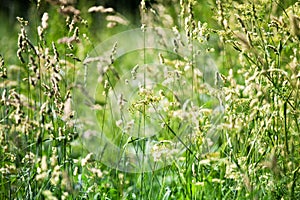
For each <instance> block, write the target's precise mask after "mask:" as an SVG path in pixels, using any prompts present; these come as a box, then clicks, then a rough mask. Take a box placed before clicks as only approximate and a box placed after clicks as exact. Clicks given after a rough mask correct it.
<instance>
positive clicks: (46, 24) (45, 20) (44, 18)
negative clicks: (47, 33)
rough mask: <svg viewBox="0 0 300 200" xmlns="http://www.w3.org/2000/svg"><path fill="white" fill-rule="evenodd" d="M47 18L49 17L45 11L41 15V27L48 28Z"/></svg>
mask: <svg viewBox="0 0 300 200" xmlns="http://www.w3.org/2000/svg"><path fill="white" fill-rule="evenodd" d="M48 19H49V16H48V13H46V12H45V13H44V14H43V17H42V28H43V29H46V28H48Z"/></svg>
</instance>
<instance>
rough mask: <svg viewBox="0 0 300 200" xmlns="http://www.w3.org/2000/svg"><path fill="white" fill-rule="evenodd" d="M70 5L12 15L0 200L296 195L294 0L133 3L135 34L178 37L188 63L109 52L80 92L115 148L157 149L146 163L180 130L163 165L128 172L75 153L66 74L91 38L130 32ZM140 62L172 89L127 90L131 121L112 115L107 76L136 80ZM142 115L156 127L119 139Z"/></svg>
mask: <svg viewBox="0 0 300 200" xmlns="http://www.w3.org/2000/svg"><path fill="white" fill-rule="evenodd" d="M72 2H73V1H70V4H68V5H65V4H64V2H63V1H55V0H51V1H47V2H42V3H41V4H40V5H32V13H34V14H33V15H32V16H31V17H30V19H29V20H28V21H27V20H26V19H22V18H18V26H19V33H18V40H17V41H16V42H15V43H17V45H18V46H17V48H16V49H15V50H14V49H13V50H14V51H15V52H12V51H11V50H9V51H7V49H6V48H5V47H4V49H1V52H0V53H1V57H0V158H1V162H0V196H1V197H2V198H3V199H299V198H300V178H299V176H300V167H299V166H300V151H299V149H300V135H299V133H300V125H299V123H300V109H299V108H300V92H299V91H300V73H299V71H300V70H299V69H300V64H299V59H300V48H299V46H300V45H299V40H300V18H299V16H300V4H299V2H296V1H295V2H294V1H286V2H284V3H281V2H279V1H266V0H255V1H252V2H250V1H249V2H248V1H247V2H242V1H233V0H224V1H222V0H217V1H216V2H213V1H193V0H182V1H180V2H177V1H175V0H168V1H162V0H158V1H157V2H156V3H146V2H147V1H146V2H145V1H143V0H142V1H141V8H140V12H141V24H142V27H144V26H147V27H157V26H161V27H164V28H171V29H172V28H173V30H175V32H176V30H179V32H183V33H184V35H185V36H186V37H187V41H185V42H187V44H188V45H189V46H192V48H191V49H190V51H191V52H190V53H191V55H192V56H191V58H183V57H178V56H176V55H174V52H173V53H170V52H168V53H167V52H164V51H155V50H154V51H149V52H148V54H147V57H146V56H145V57H144V59H136V58H139V57H141V55H144V54H145V52H146V50H145V49H142V50H141V52H131V53H129V54H127V55H125V56H123V57H120V58H118V59H117V60H114V58H113V57H114V54H115V51H116V50H118V47H117V46H115V47H113V46H112V47H109V48H111V49H113V50H112V53H111V55H110V60H109V61H108V62H106V61H103V63H100V64H102V65H105V70H104V69H103V71H102V72H101V76H99V80H98V81H99V84H98V85H97V90H96V91H97V94H98V95H96V96H95V97H92V98H95V100H96V102H95V103H94V102H93V103H94V104H93V105H89V106H91V107H93V108H94V109H95V110H96V111H95V113H96V114H95V116H96V117H97V119H98V122H99V124H100V125H102V126H103V127H104V128H103V129H102V130H104V132H105V134H106V137H107V138H108V139H109V140H111V141H112V144H115V145H117V146H118V145H119V146H118V147H119V148H120V149H125V148H127V147H128V146H130V145H133V147H134V149H139V150H140V151H145V147H146V145H147V144H148V143H147V142H149V140H150V139H151V140H153V141H155V142H157V144H159V145H156V146H155V149H154V150H158V152H160V154H157V157H155V159H154V161H155V162H156V163H161V162H163V160H162V159H161V157H162V154H163V153H161V152H164V151H170V150H172V148H174V146H172V144H173V140H174V139H176V138H178V135H182V133H184V131H183V130H188V132H189V134H188V135H187V136H186V137H182V138H184V139H182V141H180V142H181V143H184V144H185V142H189V144H188V145H185V146H184V147H185V150H184V151H182V152H181V153H180V154H176V155H177V156H178V157H175V158H173V157H171V160H169V165H168V166H165V167H164V168H161V169H159V170H156V171H151V172H140V173H127V172H123V171H120V170H118V169H113V168H110V167H109V166H106V165H104V164H102V163H101V161H100V160H99V158H98V157H97V156H98V155H95V154H93V153H90V152H89V151H88V149H86V148H85V146H84V144H83V143H82V138H83V137H86V134H88V133H89V134H92V132H88V131H87V132H82V129H80V126H81V125H87V126H88V125H89V121H88V120H86V121H84V120H83V121H78V119H79V117H78V115H79V114H80V113H78V111H80V109H83V108H82V107H81V106H80V105H79V106H78V107H77V108H76V109H75V108H74V105H73V104H72V102H74V101H75V100H76V99H74V96H75V94H76V92H78V89H79V90H80V91H84V90H81V89H82V88H81V86H80V85H77V82H76V81H75V80H76V78H77V79H78V77H77V76H79V75H78V74H79V72H80V71H84V69H85V68H84V67H85V65H84V60H85V59H86V58H89V52H91V51H92V49H93V48H94V47H95V46H94V45H95V42H97V40H98V39H99V38H100V39H101V40H104V39H106V38H107V37H109V36H110V35H111V34H113V33H117V32H120V31H123V30H126V29H128V28H132V27H134V26H135V25H134V24H130V22H129V21H128V20H126V19H125V17H124V16H122V15H121V14H120V13H118V12H116V11H113V10H112V9H111V8H103V7H98V8H96V7H94V8H93V9H92V10H91V8H90V7H91V6H93V5H89V3H82V2H81V1H79V3H78V4H73V3H72ZM146 5H147V6H146ZM95 9H96V10H97V9H98V10H97V11H96V10H95ZM92 11H93V12H92ZM31 18H32V19H31ZM40 19H41V20H40ZM99 19H101V20H103V21H101V26H99V27H97V23H98V21H97V20H99ZM105 25H107V27H105ZM0 31H1V34H2V33H3V35H5V37H4V38H8V37H9V36H8V35H9V33H7V32H5V31H4V30H3V29H1V30H0ZM15 39H16V38H13V37H12V40H15ZM0 42H1V44H2V45H3V44H6V42H7V45H9V44H10V43H12V41H11V40H7V41H3V39H1V41H0ZM181 42H182V43H184V41H181ZM198 46H201V47H203V49H195V48H197V47H198ZM175 48H176V45H175ZM197 50H199V51H200V50H201V53H202V54H204V55H207V56H210V57H212V58H213V60H214V61H215V64H216V65H217V67H218V69H219V72H217V73H216V74H214V77H210V76H209V77H206V76H204V75H203V74H205V73H204V71H201V70H202V69H203V68H200V67H199V66H198V65H206V64H207V63H204V62H203V63H204V64H203V63H196V64H195V60H194V57H195V55H196V51H197ZM203 50H204V51H203ZM4 51H5V52H6V51H7V52H6V53H5V52H4ZM202 51H203V52H202ZM17 59H18V61H17ZM146 60H147V61H153V62H154V61H155V62H160V64H164V65H165V66H168V76H163V72H162V71H163V70H161V71H159V69H158V71H155V70H157V69H151V67H150V68H143V70H149V71H151V70H152V71H153V74H154V76H153V77H151V78H153V79H154V78H157V79H159V78H161V79H164V78H165V80H163V81H166V80H171V83H172V84H170V85H172V87H173V89H174V91H176V92H175V93H172V91H170V90H168V89H167V87H166V85H163V84H160V85H156V87H154V88H151V89H149V88H146V87H143V86H140V87H139V88H138V92H137V94H138V95H136V96H134V97H132V99H130V106H129V107H128V110H125V109H124V110H122V112H127V115H128V116H130V117H132V119H133V120H132V121H130V120H128V121H122V120H120V119H116V118H114V117H115V116H114V114H113V109H115V108H116V107H117V106H116V105H110V104H109V101H108V100H109V92H116V91H117V92H120V93H121V92H122V91H120V90H117V87H120V85H118V81H119V80H120V76H119V75H123V74H126V72H130V73H129V75H130V76H129V77H132V80H133V79H135V78H136V77H135V78H133V77H134V76H135V75H136V70H138V69H137V68H138V67H137V66H139V65H143V64H144V63H145V62H146ZM208 67H212V66H208ZM149 76H150V73H149ZM170 77H171V78H174V77H175V78H174V79H168V78H170ZM80 78H82V81H83V80H85V79H86V78H87V77H86V75H85V77H80ZM80 78H79V79H80ZM148 78H149V77H148ZM132 80H131V79H130V78H129V79H128V80H127V81H129V82H130V81H132ZM159 80H160V79H159ZM172 81H173V82H172ZM209 81H210V82H214V86H213V87H208V86H207V84H206V82H209ZM83 82H84V81H83ZM123 85H124V86H123ZM123 85H121V86H122V88H121V90H124V91H127V90H128V88H126V87H128V86H126V84H123ZM167 86H169V85H167ZM129 89H131V88H129ZM207 99H210V100H207ZM81 100H82V99H77V101H81ZM84 103H87V102H84ZM120 104H121V103H120ZM215 107H218V108H219V109H220V110H221V111H222V110H224V111H222V115H221V119H216V117H215V116H214V114H213V113H214V112H215V110H214V108H215ZM153 108H154V109H153ZM120 110H121V109H120ZM221 111H220V112H221ZM156 116H159V117H156ZM141 119H144V123H146V121H147V120H149V121H151V120H153V121H155V122H159V123H160V124H161V128H160V129H159V130H160V131H159V132H158V133H157V134H156V135H155V136H151V137H149V138H150V139H149V138H148V139H145V138H142V139H140V138H138V137H137V136H135V137H131V136H128V135H126V131H128V132H129V131H130V128H128V125H131V126H132V127H133V128H135V129H138V128H139V127H140V126H143V123H142V122H140V124H138V123H137V121H142V120H141ZM125 122H126V123H127V124H126V123H125ZM132 123H133V125H132ZM126 127H127V129H126ZM132 127H131V128H132ZM211 131H213V134H211ZM138 133H142V131H139V132H138ZM180 142H179V143H180ZM175 150H176V149H175ZM111 153H112V154H113V153H115V152H111ZM154 153H155V152H154ZM168 155H169V154H168ZM170 155H171V154H170Z"/></svg>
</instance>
